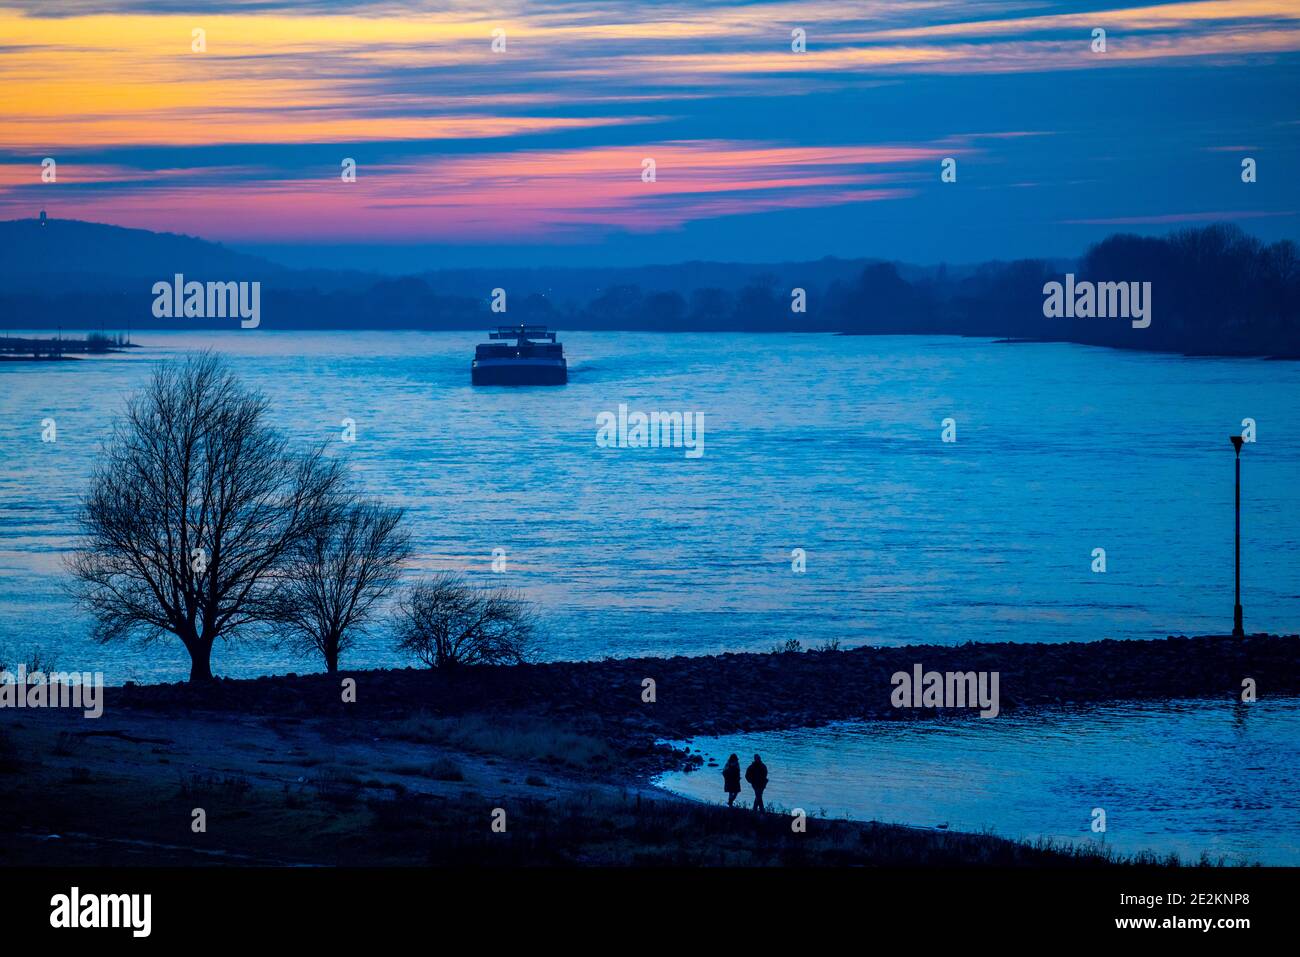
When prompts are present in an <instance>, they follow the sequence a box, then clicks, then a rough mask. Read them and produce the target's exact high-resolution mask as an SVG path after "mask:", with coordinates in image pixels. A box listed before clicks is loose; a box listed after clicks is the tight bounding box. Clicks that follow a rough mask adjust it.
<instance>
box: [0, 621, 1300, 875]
mask: <svg viewBox="0 0 1300 957" xmlns="http://www.w3.org/2000/svg"><path fill="white" fill-rule="evenodd" d="M915 664H920V665H922V667H923V668H924V669H925V670H927V671H930V670H934V671H940V672H946V671H963V672H965V671H975V672H981V671H998V672H999V673H1000V697H1001V702H1000V707H1001V710H1002V711H1008V710H1019V709H1032V708H1034V707H1036V706H1039V705H1044V704H1058V703H1066V702H1075V703H1085V702H1089V701H1102V700H1114V699H1151V698H1189V697H1206V696H1213V697H1220V696H1222V697H1231V698H1233V699H1239V698H1240V695H1241V689H1242V683H1243V681H1245V680H1247V679H1251V680H1253V681H1254V682H1255V684H1256V686H1257V689H1258V694H1259V695H1261V696H1267V695H1273V694H1279V695H1280V694H1296V693H1300V638H1298V637H1297V636H1286V637H1270V636H1263V635H1259V636H1252V637H1249V638H1245V639H1231V638H1215V637H1210V638H1170V639H1167V640H1163V641H1125V642H1117V641H1106V642H1097V643H1093V644H1070V645H1056V646H1044V645H1015V644H990V645H978V644H969V645H966V646H963V647H959V648H941V647H932V646H921V647H908V648H888V649H880V648H874V649H872V648H864V649H855V650H851V651H826V652H804V653H795V652H792V653H785V654H773V655H754V654H744V655H721V656H715V657H705V658H668V659H628V660H607V661H599V662H566V663H553V664H542V665H527V666H514V667H482V668H465V669H462V670H460V671H458V672H452V673H442V672H430V671H415V670H399V671H372V672H353V673H345V674H343V675H336V676H331V675H306V676H284V677H277V678H263V679H257V680H248V681H230V680H219V681H216V682H214V683H213V684H211V685H209V686H206V687H190V686H188V685H183V684H177V685H153V686H127V687H123V688H114V689H108V691H107V695H106V701H105V709H104V714H103V716H102V717H101V718H99V719H96V720H87V719H85V718H83V717H82V716H81V714H80V713H79V712H72V711H69V710H66V709H53V710H52V709H35V710H26V711H16V710H15V711H9V710H6V711H4V712H2V713H0V768H2V769H3V771H4V773H3V774H0V832H2V833H0V866H5V865H8V866H32V865H38V864H53V865H75V866H88V865H111V866H119V865H132V864H135V865H185V866H189V865H195V864H238V865H245V866H248V865H271V866H290V865H362V866H401V865H415V866H427V865H455V866H468V865H594V866H614V865H657V866H719V865H722V866H726V865H735V866H753V865H783V866H788V865H850V864H853V865H864V864H865V865H904V864H906V865H930V866H936V865H943V866H950V865H1007V866H1070V867H1075V866H1084V867H1093V866H1098V865H1107V864H1115V863H1121V861H1119V860H1117V859H1116V858H1114V857H1112V856H1110V855H1109V854H1108V853H1106V852H1102V851H1098V850H1097V849H1096V848H1095V847H1094V846H1092V845H1089V846H1086V847H1082V848H1079V849H1075V848H1071V847H1060V846H1054V845H1051V844H1033V845H1031V844H1026V843H1020V842H1015V841H1008V840H1004V839H1002V838H998V837H993V836H990V835H979V834H960V833H949V832H941V831H932V830H926V829H918V828H909V827H900V826H893V825H883V824H877V823H872V822H854V821H842V820H840V821H837V820H823V819H817V818H809V819H807V820H806V822H805V827H804V828H803V829H802V830H801V829H799V828H796V827H795V826H794V821H793V820H792V816H791V815H789V814H787V813H782V812H781V811H775V812H771V813H767V814H755V813H752V812H749V811H745V810H741V809H739V808H737V809H728V808H725V807H715V806H708V805H701V804H696V803H693V802H689V801H684V800H681V799H678V798H676V797H674V796H672V795H669V794H667V793H665V792H662V791H659V790H657V789H655V788H652V787H650V786H649V785H648V783H647V782H648V781H649V778H650V776H651V775H652V774H654V773H656V772H658V771H661V770H664V769H666V768H670V767H674V766H682V765H683V764H684V763H687V762H689V761H690V760H691V757H690V756H689V755H687V754H685V753H683V752H680V751H676V750H674V749H672V748H671V747H669V746H667V745H665V744H663V743H662V741H663V739H676V738H684V737H690V736H693V735H697V734H706V733H724V732H729V731H735V730H760V729H771V728H782V727H799V726H806V725H815V724H819V723H824V722H829V721H837V720H843V719H853V718H897V719H900V720H908V719H920V718H927V717H933V716H935V715H936V714H939V713H940V712H939V711H937V710H934V709H911V708H906V709H896V708H894V707H893V706H892V705H891V703H890V698H891V692H892V690H893V684H892V683H891V680H890V679H891V676H892V675H893V674H894V673H895V672H898V671H905V672H907V671H911V669H912V668H913V666H914V665H915ZM647 679H649V680H650V681H652V682H653V685H648V684H647V683H646V682H647ZM352 683H355V702H352V701H345V700H344V699H345V698H350V697H352V695H351V694H350V693H348V694H345V693H344V692H345V691H347V690H348V689H349V688H350V685H351V684H352ZM651 688H653V692H654V693H653V694H650V693H649V692H650V689H651ZM948 713H951V712H948ZM695 760H697V761H698V758H696V759H695ZM1137 862H1138V863H1146V864H1173V863H1177V862H1176V861H1174V860H1169V859H1158V858H1155V857H1151V856H1143V857H1141V858H1139V859H1138V860H1137ZM1130 863H1131V862H1130Z"/></svg>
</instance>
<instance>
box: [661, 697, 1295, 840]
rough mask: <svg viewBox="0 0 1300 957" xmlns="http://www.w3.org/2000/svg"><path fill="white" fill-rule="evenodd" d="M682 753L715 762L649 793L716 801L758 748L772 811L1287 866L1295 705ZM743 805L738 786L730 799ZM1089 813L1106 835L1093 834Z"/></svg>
mask: <svg viewBox="0 0 1300 957" xmlns="http://www.w3.org/2000/svg"><path fill="white" fill-rule="evenodd" d="M690 746H691V747H692V748H693V749H698V750H699V751H700V752H701V753H702V755H703V756H704V757H705V758H706V759H712V760H714V761H716V762H717V764H718V766H717V767H707V766H706V767H705V768H703V769H701V770H699V771H694V772H690V773H682V772H675V773H672V774H667V775H664V776H663V777H662V778H661V779H660V781H659V783H661V784H662V785H663V786H664V787H666V788H668V789H670V790H673V791H677V792H679V793H682V794H686V795H689V796H691V797H694V798H698V799H700V800H705V801H716V802H720V803H725V800H726V797H725V795H724V794H723V792H722V770H721V765H722V763H723V762H725V761H726V758H727V755H729V754H731V753H733V752H734V753H736V754H738V755H739V756H740V758H741V767H742V768H743V767H745V766H747V765H748V763H749V761H750V760H751V759H752V757H753V755H754V754H755V753H758V754H761V755H762V756H763V761H764V763H766V764H767V766H768V769H769V773H770V775H771V781H770V784H769V787H768V790H767V794H766V800H767V802H768V805H769V807H770V806H771V805H772V804H773V803H775V804H779V805H780V806H781V807H782V808H783V809H784V810H789V809H791V808H794V807H801V808H803V809H804V810H805V811H807V812H808V813H809V815H816V814H820V813H821V812H822V811H825V812H826V815H827V816H829V817H843V816H849V817H853V818H857V819H861V820H878V821H887V822H895V823H903V824H912V825H919V826H925V827H934V826H937V825H940V824H947V825H949V826H950V827H951V828H952V829H953V830H965V831H981V830H983V829H985V828H992V829H993V830H994V831H996V833H998V834H1000V835H1002V836H1005V837H1012V838H1017V837H1021V838H1037V837H1053V838H1059V839H1065V840H1069V841H1071V842H1075V843H1080V842H1085V841H1101V840H1104V841H1105V843H1106V844H1108V845H1109V846H1111V847H1112V848H1114V849H1116V850H1118V851H1122V852H1125V853H1132V852H1136V851H1141V850H1153V851H1157V852H1160V853H1167V852H1169V851H1174V852H1177V853H1178V854H1179V855H1180V856H1181V857H1183V859H1184V860H1192V861H1194V860H1196V859H1198V858H1199V857H1200V855H1201V853H1202V852H1205V853H1207V854H1209V855H1210V857H1211V858H1212V859H1217V858H1219V857H1220V856H1222V857H1225V858H1227V860H1228V862H1229V863H1240V862H1243V861H1245V862H1251V863H1255V862H1258V863H1262V864H1273V865H1300V771H1298V770H1297V768H1300V698H1276V699H1270V698H1264V699H1262V700H1260V701H1257V702H1254V703H1252V704H1249V705H1244V704H1237V703H1233V702H1230V701H1199V700H1198V701H1177V702H1172V703H1155V702H1145V703H1138V704H1117V705H1106V706H1095V707H1086V708H1084V707H1080V708H1071V709H1056V710H1051V711H1047V712H1044V713H1042V714H1038V715H1034V716H1027V715H1019V714H1016V713H1014V712H1008V713H1003V714H1002V715H1000V716H999V717H997V718H994V719H990V720H981V719H979V718H968V717H962V718H953V719H942V720H926V721H881V722H863V723H853V724H841V725H834V726H830V727H825V728H819V729H806V728H805V729H796V730H788V731H777V732H764V733H756V734H736V735H726V736H723V737H717V738H696V739H694V740H693V741H692V742H690ZM752 799H753V794H752V792H751V791H750V790H749V787H748V785H745V786H744V790H743V791H742V793H741V797H740V801H743V802H746V803H747V802H748V801H752ZM1097 807H1100V808H1103V809H1104V810H1105V812H1106V823H1107V831H1106V833H1105V835H1104V836H1103V835H1100V834H1095V833H1093V832H1092V831H1091V828H1090V825H1091V821H1092V812H1093V809H1094V808H1097Z"/></svg>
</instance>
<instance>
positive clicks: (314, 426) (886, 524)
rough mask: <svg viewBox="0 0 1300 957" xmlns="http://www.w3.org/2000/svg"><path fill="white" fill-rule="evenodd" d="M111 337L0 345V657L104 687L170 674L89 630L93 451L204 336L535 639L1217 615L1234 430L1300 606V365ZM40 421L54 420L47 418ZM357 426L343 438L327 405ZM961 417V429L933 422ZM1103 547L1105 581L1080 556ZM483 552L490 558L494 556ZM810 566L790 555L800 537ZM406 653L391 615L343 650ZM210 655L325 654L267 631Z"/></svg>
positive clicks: (767, 348) (1264, 606) (925, 631)
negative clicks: (1240, 434)
mask: <svg viewBox="0 0 1300 957" xmlns="http://www.w3.org/2000/svg"><path fill="white" fill-rule="evenodd" d="M138 338H139V339H140V340H141V341H142V342H143V343H145V344H146V346H147V347H148V348H145V349H141V350H138V351H136V352H133V353H132V354H131V355H130V356H129V357H125V358H121V357H112V358H104V359H90V360H84V361H79V362H66V363H58V364H41V365H37V364H19V363H4V364H0V651H6V650H7V651H9V653H10V654H11V655H15V656H16V655H21V654H23V653H25V652H26V651H27V650H28V649H30V648H32V647H37V646H39V647H42V648H45V649H46V650H48V651H50V652H52V653H53V655H54V657H55V660H56V662H57V663H58V664H60V665H62V666H64V667H68V668H73V667H75V668H78V669H87V670H90V669H100V670H103V671H104V672H105V673H106V680H108V681H109V682H110V683H115V682H119V681H124V680H128V679H137V680H140V679H144V680H156V679H174V678H178V677H183V676H184V675H185V674H187V673H188V669H187V666H186V665H185V663H184V660H183V653H182V652H181V651H180V650H179V648H178V647H177V646H174V645H170V646H164V647H160V648H157V649H154V650H152V651H150V652H148V653H141V652H140V651H139V650H138V649H135V648H132V647H122V646H114V647H100V646H96V645H93V644H91V643H89V642H88V640H87V631H88V629H87V622H86V620H85V618H84V617H83V616H82V615H81V613H79V612H78V611H77V610H76V609H75V608H73V607H72V606H71V605H70V604H69V603H68V601H67V599H66V598H65V596H64V594H63V592H62V586H63V584H64V582H65V576H64V573H63V561H64V557H65V554H66V551H67V549H68V548H69V546H70V545H71V543H72V541H73V534H74V528H75V526H74V515H75V511H76V507H77V500H78V496H80V495H81V494H82V493H83V491H84V489H85V487H86V482H87V476H88V474H89V472H90V469H91V465H92V463H93V462H94V459H95V455H96V449H97V448H98V446H99V443H100V442H101V441H102V440H103V439H104V437H105V436H106V435H107V433H108V430H109V428H110V426H111V424H112V422H113V419H114V416H115V415H116V414H117V413H118V411H119V410H120V409H121V408H122V405H123V402H124V400H125V397H126V396H127V395H128V394H129V393H130V392H132V391H133V390H136V389H138V388H140V387H141V386H142V385H143V384H144V383H145V381H146V380H147V378H148V376H149V374H150V370H151V367H152V365H153V363H154V362H155V361H156V360H158V359H163V358H168V357H172V356H176V355H179V354H182V353H183V352H185V351H186V350H189V349H197V348H205V347H213V348H217V349H219V350H221V351H223V352H225V353H227V354H228V355H229V356H230V357H231V361H232V363H233V364H234V366H235V368H236V369H237V371H238V372H239V374H240V375H241V376H242V377H243V378H244V379H245V380H246V381H247V382H248V384H250V385H252V386H255V387H256V388H258V389H261V390H263V391H264V392H265V393H266V394H267V396H268V397H269V399H270V401H271V405H272V408H273V410H274V418H275V422H276V424H277V425H278V426H279V427H280V428H282V429H284V430H285V431H287V432H288V433H291V434H292V435H294V436H296V437H297V438H299V439H301V440H302V441H304V442H328V443H330V448H331V449H332V450H333V451H334V453H335V454H338V455H340V456H345V457H346V458H348V459H349V460H351V461H352V462H353V463H355V465H356V466H357V468H358V469H359V471H360V472H361V473H362V475H363V479H364V481H365V483H366V485H367V486H368V487H369V488H370V489H371V490H372V491H373V492H375V493H377V494H380V495H382V496H385V497H387V498H389V499H391V500H393V501H396V502H399V503H401V504H402V505H404V506H405V507H406V508H407V509H408V510H409V528H410V530H411V532H412V535H413V538H414V541H415V545H416V556H415V561H414V565H415V572H416V573H418V572H419V571H420V570H434V569H458V570H463V571H465V572H467V573H468V574H470V575H471V576H472V577H473V578H474V579H476V580H480V581H483V582H489V581H490V582H505V583H509V584H512V585H517V586H519V587H520V588H522V589H523V590H524V591H525V593H526V594H527V595H528V596H530V597H531V598H532V599H534V600H535V601H536V602H537V603H538V605H539V606H540V609H541V611H542V613H543V615H544V616H545V619H546V622H547V626H548V628H549V632H550V636H549V640H548V643H547V645H546V648H545V654H546V655H547V656H549V657H554V658H584V657H601V656H606V655H612V656H627V655H646V654H674V653H686V654H704V653H710V652H718V651H724V650H746V649H762V650H766V649H768V648H770V647H771V646H772V645H774V644H776V643H777V642H779V641H784V640H785V639H786V638H789V637H795V638H798V639H800V640H801V641H802V642H803V643H804V644H805V645H818V644H821V643H822V642H824V641H827V640H829V639H833V638H834V639H839V640H840V641H841V642H842V643H843V644H845V645H846V646H848V645H854V644H862V643H877V644H900V643H909V642H916V641H920V640H925V641H937V642H959V641H966V640H971V639H973V640H976V641H986V640H1014V641H1044V642H1052V641H1066V640H1092V639H1096V638H1102V637H1107V636H1111V637H1120V638H1122V637H1144V638H1145V637H1153V636H1164V635H1166V634H1169V633H1181V632H1187V633H1195V632H1207V631H1215V630H1223V629H1224V628H1226V627H1227V625H1228V623H1229V621H1230V618H1229V616H1230V614H1231V608H1232V575H1231V569H1232V566H1231V561H1232V453H1231V448H1230V446H1229V444H1228V441H1227V436H1228V434H1229V432H1231V431H1236V430H1240V428H1241V420H1242V419H1243V418H1244V417H1247V416H1250V417H1252V418H1254V419H1256V421H1257V422H1258V424H1259V442H1258V443H1256V444H1255V445H1252V446H1248V447H1247V449H1246V452H1245V453H1244V474H1245V521H1244V552H1245V563H1246V567H1245V599H1244V600H1245V606H1246V614H1247V620H1248V625H1249V626H1250V627H1251V628H1252V629H1256V630H1269V631H1279V630H1287V629H1290V630H1294V629H1295V624H1296V621H1297V618H1298V616H1297V611H1298V610H1300V596H1298V594H1297V592H1298V588H1297V582H1298V581H1300V575H1298V574H1297V572H1298V571H1300V510H1297V509H1296V508H1295V504H1294V503H1295V481H1296V477H1297V476H1298V475H1300V415H1297V408H1296V405H1297V396H1300V365H1297V364H1295V363H1283V362H1264V361H1253V360H1210V359H1185V358H1180V357H1175V356H1160V355H1141V354H1135V353H1134V354H1131V353H1124V352H1117V351H1108V350H1102V349H1092V348H1087V347H1081V346H1072V345H1050V344H1042V345H1040V344H1033V345H1003V344H996V343H991V342H988V341H985V340H971V339H953V338H917V337H897V338H895V337H888V338H876V337H863V338H849V337H833V336H814V335H773V336H744V335H653V334H641V333H610V334H595V333H567V334H563V335H562V338H563V340H564V342H565V345H566V350H567V352H568V354H569V356H570V362H571V369H572V381H571V382H570V383H569V385H568V386H566V387H563V388H554V389H526V390H509V389H482V388H480V389H474V388H471V387H470V385H469V360H470V356H471V355H472V353H473V346H474V344H475V342H477V341H480V340H481V339H482V335H481V334H479V333H475V332H460V333H400V332H373V333H368V332H362V333H275V332H268V331H263V330H257V331H242V332H241V331H231V332H228V333H202V334H182V333H141V334H139V336H138ZM620 403H627V404H628V406H629V407H630V408H631V409H632V410H638V409H640V410H646V411H648V410H651V409H661V410H677V411H696V412H703V413H704V419H705V435H704V439H705V454H704V456H703V457H702V458H699V459H687V458H686V457H685V456H684V454H683V450H681V449H624V450H618V449H601V448H598V447H597V446H596V443H595V431H596V430H595V420H596V416H597V415H598V413H600V412H602V411H606V410H609V411H614V410H616V409H617V408H618V405H619V404H620ZM47 417H52V418H54V419H55V420H56V421H57V425H58V441H57V442H56V443H43V442H41V440H40V433H41V420H42V419H44V418H47ZM345 417H347V418H353V419H355V420H356V423H357V426H356V429H357V440H356V442H355V443H354V444H350V445H349V444H345V443H343V442H341V441H339V435H340V432H341V428H340V423H341V421H342V420H343V419H344V418H345ZM947 417H952V418H954V419H955V420H956V422H957V438H958V441H957V442H956V443H954V444H944V443H942V442H941V441H940V423H941V421H942V420H943V419H944V418H947ZM1097 547H1102V548H1105V549H1106V553H1107V565H1108V568H1107V571H1106V573H1105V574H1093V573H1092V572H1091V570H1090V564H1091V553H1092V550H1093V549H1094V548H1097ZM494 548H505V549H506V551H507V571H506V573H505V574H504V575H493V574H492V572H491V556H492V550H493V549H494ZM795 548H802V549H804V550H805V551H806V554H807V571H806V573H805V574H802V575H796V574H794V573H792V571H791V565H790V555H791V550H792V549H795ZM348 663H350V664H352V665H354V666H357V667H365V666H384V665H396V664H403V663H405V662H404V660H403V659H401V658H399V657H398V656H397V655H396V653H394V652H393V651H392V650H391V649H390V648H389V641H388V636H387V634H386V633H385V632H384V630H383V629H382V628H380V629H377V630H376V632H375V634H374V635H373V636H371V637H370V638H368V639H367V640H366V641H365V642H364V643H363V644H362V645H361V646H360V647H359V648H358V649H357V650H356V651H355V652H354V654H353V657H352V660H351V661H350V662H348ZM213 664H214V668H215V669H216V670H217V671H218V672H219V673H224V674H231V675H240V676H244V675H255V674H260V673H267V672H276V671H279V672H282V671H285V670H289V669H297V670H309V669H313V668H315V667H317V666H316V665H315V663H313V662H308V661H290V660H286V659H285V658H283V657H282V656H281V655H280V654H278V653H276V652H274V651H271V650H268V649H266V648H265V647H262V646H260V645H256V644H249V645H246V646H242V647H240V646H235V647H227V648H218V649H217V650H216V652H215V654H214V662H213Z"/></svg>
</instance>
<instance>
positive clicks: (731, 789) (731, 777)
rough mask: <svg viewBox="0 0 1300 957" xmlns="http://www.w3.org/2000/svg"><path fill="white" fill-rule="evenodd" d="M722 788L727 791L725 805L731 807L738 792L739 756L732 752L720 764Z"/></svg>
mask: <svg viewBox="0 0 1300 957" xmlns="http://www.w3.org/2000/svg"><path fill="white" fill-rule="evenodd" d="M722 788H723V790H724V791H726V792H727V807H732V806H733V805H734V804H735V803H736V795H737V794H739V793H740V758H738V757H736V756H735V755H734V754H733V755H732V756H731V757H729V758H727V763H726V764H724V765H723V766H722Z"/></svg>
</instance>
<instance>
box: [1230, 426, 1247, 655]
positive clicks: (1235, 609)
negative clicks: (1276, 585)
mask: <svg viewBox="0 0 1300 957" xmlns="http://www.w3.org/2000/svg"><path fill="white" fill-rule="evenodd" d="M1228 440H1229V441H1230V442H1232V448H1233V450H1234V452H1235V453H1236V459H1237V503H1236V513H1237V553H1236V568H1237V589H1236V602H1235V603H1234V604H1233V606H1232V637H1234V638H1244V637H1245V636H1246V632H1245V629H1243V628H1242V627H1241V442H1242V439H1241V436H1240V435H1230V436H1228Z"/></svg>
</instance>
